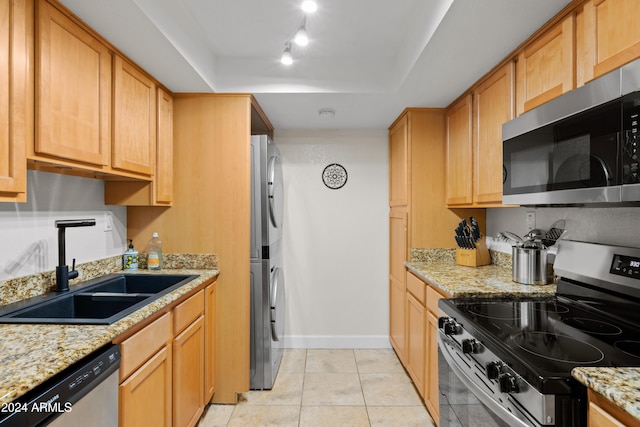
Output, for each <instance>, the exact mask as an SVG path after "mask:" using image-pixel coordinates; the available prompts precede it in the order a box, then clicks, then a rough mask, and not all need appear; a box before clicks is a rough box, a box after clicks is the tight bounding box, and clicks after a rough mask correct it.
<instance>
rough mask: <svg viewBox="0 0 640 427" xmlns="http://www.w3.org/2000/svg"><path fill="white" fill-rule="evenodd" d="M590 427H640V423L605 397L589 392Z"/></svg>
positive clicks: (588, 417)
mask: <svg viewBox="0 0 640 427" xmlns="http://www.w3.org/2000/svg"><path fill="white" fill-rule="evenodd" d="M587 426H588V427H623V426H624V427H630V426H635V427H637V426H640V421H638V420H637V419H636V418H634V417H633V416H631V414H629V413H627V412H625V411H624V410H622V409H621V408H619V407H617V406H615V405H614V404H613V403H611V402H610V401H608V400H607V399H606V398H604V397H603V396H601V395H599V394H598V393H596V392H594V391H593V390H589V410H588V413H587Z"/></svg>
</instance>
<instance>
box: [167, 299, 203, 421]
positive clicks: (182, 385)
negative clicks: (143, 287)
mask: <svg viewBox="0 0 640 427" xmlns="http://www.w3.org/2000/svg"><path fill="white" fill-rule="evenodd" d="M204 325H205V321H204V291H200V292H198V293H197V294H195V295H194V296H192V297H190V298H189V299H188V300H186V301H185V302H183V303H181V304H179V305H178V306H176V308H175V309H174V334H175V338H174V339H173V426H174V427H182V426H194V425H196V424H197V422H198V419H199V418H200V415H202V412H203V410H204V405H205V402H204V391H205V390H204V387H205V386H204V375H205V374H204V357H205V345H204V341H205V340H204V329H205V328H204Z"/></svg>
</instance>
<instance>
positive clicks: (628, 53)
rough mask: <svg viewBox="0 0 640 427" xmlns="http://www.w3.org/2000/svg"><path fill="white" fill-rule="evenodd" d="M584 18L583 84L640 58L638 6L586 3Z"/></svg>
mask: <svg viewBox="0 0 640 427" xmlns="http://www.w3.org/2000/svg"><path fill="white" fill-rule="evenodd" d="M583 17H584V24H583V27H582V29H583V31H582V32H581V34H579V35H578V36H581V37H583V43H584V52H582V54H581V55H580V56H579V59H580V60H582V61H584V68H585V69H584V80H585V82H586V81H589V80H591V79H594V78H596V77H599V76H601V75H603V74H606V73H608V72H609V71H612V70H614V69H616V68H618V67H620V66H621V65H624V64H626V63H627V62H629V61H632V60H634V59H636V58H639V57H640V25H638V17H640V2H638V1H637V0H589V1H587V2H585V5H584V9H583Z"/></svg>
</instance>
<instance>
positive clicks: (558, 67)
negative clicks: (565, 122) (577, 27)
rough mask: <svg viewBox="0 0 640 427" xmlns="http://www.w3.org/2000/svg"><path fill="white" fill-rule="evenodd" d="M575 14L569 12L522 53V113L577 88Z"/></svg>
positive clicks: (519, 73)
mask: <svg viewBox="0 0 640 427" xmlns="http://www.w3.org/2000/svg"><path fill="white" fill-rule="evenodd" d="M574 23H575V17H574V15H573V14H570V15H568V16H567V17H566V18H564V19H563V20H562V21H561V22H559V23H558V24H556V25H555V26H553V27H552V28H550V29H549V30H547V31H545V32H544V33H543V34H542V35H541V36H540V37H538V39H537V40H535V41H533V42H532V43H530V44H529V45H527V46H526V47H525V48H524V50H523V51H522V52H521V53H520V55H518V58H517V63H516V66H517V69H516V101H517V102H516V113H517V114H518V115H520V114H522V113H524V112H526V111H529V110H531V109H532V108H535V107H537V106H538V105H541V104H544V103H545V102H547V101H549V100H551V99H553V98H557V97H558V96H560V95H562V94H563V93H566V92H568V91H570V90H572V89H574V88H575V86H576V85H575V75H576V67H575V43H574V41H575V34H574Z"/></svg>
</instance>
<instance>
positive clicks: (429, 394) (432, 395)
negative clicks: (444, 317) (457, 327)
mask: <svg viewBox="0 0 640 427" xmlns="http://www.w3.org/2000/svg"><path fill="white" fill-rule="evenodd" d="M426 339H427V347H426V350H425V351H426V355H427V372H426V376H425V397H424V401H425V404H426V406H427V410H428V411H429V413H430V414H431V417H432V418H433V419H434V421H435V422H436V425H438V418H439V415H440V406H439V401H438V395H439V391H438V318H437V317H436V316H435V315H434V314H433V313H432V312H430V311H429V312H427V338H426Z"/></svg>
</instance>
